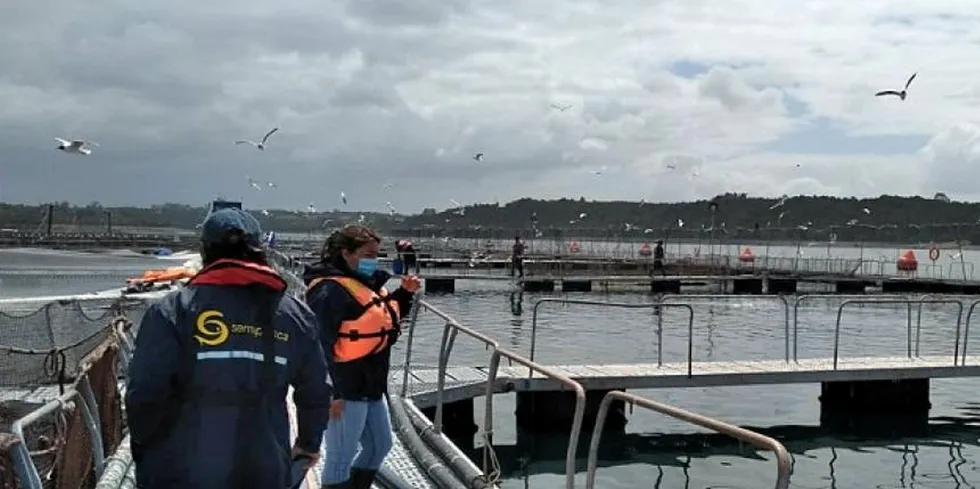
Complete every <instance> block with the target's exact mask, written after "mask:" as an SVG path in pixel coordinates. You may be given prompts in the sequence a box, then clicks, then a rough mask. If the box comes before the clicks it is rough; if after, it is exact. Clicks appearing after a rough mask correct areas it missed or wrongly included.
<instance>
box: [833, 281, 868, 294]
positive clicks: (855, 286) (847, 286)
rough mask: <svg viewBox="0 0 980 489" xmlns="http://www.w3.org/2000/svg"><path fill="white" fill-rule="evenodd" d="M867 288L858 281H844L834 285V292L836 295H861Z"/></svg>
mask: <svg viewBox="0 0 980 489" xmlns="http://www.w3.org/2000/svg"><path fill="white" fill-rule="evenodd" d="M867 287H868V284H867V283H866V282H862V281H860V280H844V281H840V282H837V283H835V284H834V292H836V293H838V294H863V293H865V289H866V288H867Z"/></svg>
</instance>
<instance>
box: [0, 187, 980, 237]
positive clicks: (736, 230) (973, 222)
mask: <svg viewBox="0 0 980 489" xmlns="http://www.w3.org/2000/svg"><path fill="white" fill-rule="evenodd" d="M777 203H778V201H777V200H775V199H762V198H755V197H749V196H747V195H745V194H724V195H719V196H717V197H715V198H713V199H710V200H699V201H696V202H679V203H643V202H628V201H603V202H596V201H587V200H586V199H584V198H580V199H558V200H536V199H520V200H516V201H513V202H510V203H507V204H500V205H498V204H476V205H471V206H466V207H463V208H457V209H444V210H435V209H426V210H425V211H423V212H422V213H421V214H416V215H388V214H383V213H369V212H365V213H360V212H319V213H315V214H310V213H307V212H298V211H288V210H269V215H268V216H266V215H263V214H262V213H260V212H258V211H255V215H256V217H257V218H258V219H259V220H260V221H262V224H263V226H264V227H265V228H266V229H271V230H276V231H280V232H301V233H306V232H315V233H322V232H324V230H325V229H329V228H333V227H337V226H340V225H343V224H346V223H351V222H355V221H358V220H360V221H361V222H364V223H365V224H368V225H371V226H374V227H376V228H378V229H379V230H380V231H382V232H385V233H389V234H391V233H394V234H398V235H403V236H415V235H417V236H426V237H428V236H452V237H457V238H463V237H468V238H479V237H487V238H507V237H511V236H513V235H515V234H519V235H522V236H524V237H526V238H531V237H535V236H536V237H538V238H548V237H555V238H557V237H569V236H575V237H602V238H618V237H630V236H632V237H640V238H649V239H655V238H667V239H671V238H678V239H697V238H705V237H708V236H713V237H714V238H716V239H743V238H744V239H779V240H793V239H805V240H829V239H832V238H836V239H837V240H840V241H865V242H871V241H874V242H948V241H955V240H964V241H970V242H980V223H978V219H980V203H967V202H944V201H942V200H934V199H927V198H922V197H901V196H890V195H883V196H881V197H877V198H873V199H857V198H839V197H825V196H798V197H792V198H789V199H786V200H785V202H783V203H782V204H781V205H778V206H776V204H777ZM53 205H54V212H53V214H52V215H53V219H52V221H53V223H54V224H55V225H58V227H59V228H62V229H63V228H64V226H74V227H77V228H79V229H86V230H89V231H91V230H98V229H103V230H104V229H105V228H106V227H107V224H108V222H109V220H110V217H109V216H111V222H112V224H113V226H114V227H115V229H116V230H117V231H121V230H123V229H125V228H132V227H139V228H179V229H194V227H195V226H196V225H197V224H199V223H200V222H201V220H202V218H203V217H204V214H205V212H206V209H205V208H204V207H195V206H190V205H183V204H163V205H157V206H152V207H149V208H140V207H103V206H102V205H100V204H98V203H95V202H93V203H91V204H89V205H86V206H71V205H69V204H68V203H66V202H60V203H56V204H53ZM774 206H775V207H774ZM46 215H47V206H46V205H45V206H38V205H19V204H0V228H4V229H17V230H20V231H26V232H35V231H38V232H43V231H44V230H45V219H46Z"/></svg>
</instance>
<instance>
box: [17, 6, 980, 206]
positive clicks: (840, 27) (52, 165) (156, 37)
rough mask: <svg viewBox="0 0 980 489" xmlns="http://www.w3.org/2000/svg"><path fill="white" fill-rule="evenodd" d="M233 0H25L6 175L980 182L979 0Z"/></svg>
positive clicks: (430, 202) (126, 195)
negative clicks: (901, 94) (260, 146)
mask: <svg viewBox="0 0 980 489" xmlns="http://www.w3.org/2000/svg"><path fill="white" fill-rule="evenodd" d="M233 4H234V5H235V6H236V8H237V9H236V10H230V5H232V4H229V3H227V2H207V1H201V0H193V1H192V0H169V1H160V0H92V1H90V2H77V1H68V0H31V1H11V2H7V4H6V5H5V6H4V7H3V15H0V46H3V49H0V67H2V69H0V134H2V136H0V151H2V156H0V200H3V201H15V202H42V201H49V200H59V201H60V200H68V201H71V202H76V203H87V202H90V201H100V202H102V203H103V204H107V205H120V204H137V205H149V204H153V203H162V202H184V203H192V204H203V203H204V202H206V201H208V200H210V199H211V198H213V197H215V196H217V195H222V196H225V197H227V198H241V199H243V200H244V201H245V203H246V206H247V207H250V208H293V209H300V208H305V207H306V206H307V205H308V204H309V203H310V202H313V203H314V204H315V205H316V206H317V207H318V208H320V209H324V210H325V209H330V208H339V207H342V206H341V203H340V198H339V195H340V192H341V191H344V192H345V193H346V194H347V197H348V202H349V203H348V206H347V208H348V209H364V210H367V209H372V210H383V209H385V202H387V201H390V202H392V204H393V205H394V206H395V207H396V208H397V209H398V210H399V211H404V212H417V211H419V210H421V209H422V208H423V207H437V208H445V207H450V206H451V204H450V199H455V200H456V201H458V202H461V203H463V204H470V203H473V202H480V201H484V202H492V201H495V200H499V201H501V202H504V201H508V200H512V199H515V198H520V197H543V198H556V197H563V196H566V197H579V196H584V197H586V198H588V199H603V200H606V199H636V200H639V199H641V198H642V199H646V200H648V201H678V200H689V199H695V198H704V197H710V196H712V195H715V194H718V193H722V192H726V191H731V192H748V193H750V194H754V195H769V196H776V195H780V194H784V193H786V194H834V195H859V196H868V195H878V194H882V193H898V194H923V195H927V196H932V195H933V194H934V193H936V192H940V191H941V192H945V193H947V194H948V195H949V196H950V197H951V198H953V199H954V200H956V199H960V200H961V199H971V200H972V199H977V198H978V197H980V137H978V136H980V125H978V124H980V122H978V121H980V112H978V110H977V109H978V105H980V57H978V55H977V53H978V49H980V9H978V4H977V2H976V0H966V1H961V0H942V1H933V2H929V1H924V0H863V1H855V0H815V1H803V0H792V1H791V0H764V1H763V0H758V1H752V0H725V1H719V0H711V1H708V0H705V1H701V0H678V1H651V0H648V1H640V0H621V1H616V2H610V1H606V0H563V1H556V0H534V1H516V0H477V1H471V0H403V1H396V0H350V1H328V0H278V1H276V2H269V1H267V0H261V1H260V0H238V1H236V2H233ZM916 71H918V72H919V75H918V78H917V79H916V80H915V81H914V82H913V84H912V86H911V88H910V90H909V97H908V99H907V100H906V101H904V102H902V101H901V100H899V99H897V98H894V97H882V98H876V97H874V96H873V95H874V93H875V92H876V91H878V90H881V89H889V88H896V89H901V88H902V86H903V85H904V83H905V80H906V79H907V78H908V76H909V75H911V74H912V73H913V72H916ZM551 104H557V105H566V104H567V105H571V106H572V107H571V108H569V109H568V110H566V111H564V112H562V111H559V110H556V109H554V108H552V107H551ZM274 126H278V127H280V131H279V133H277V134H275V135H274V136H272V137H271V138H270V141H269V144H268V147H267V148H266V150H265V151H262V152H260V151H258V150H256V149H254V148H252V147H249V146H245V145H243V146H236V145H235V144H234V141H235V140H236V139H240V138H250V139H260V138H261V137H262V135H263V134H264V133H265V132H266V131H267V130H268V129H270V128H272V127H274ZM54 137H64V138H84V139H90V140H93V141H96V142H98V143H99V144H100V145H101V146H100V147H96V148H94V152H93V154H92V155H90V156H77V155H69V154H64V153H62V152H60V151H57V150H56V149H55V147H56V143H55V141H54V139H53V138H54ZM477 152H482V153H484V154H485V156H484V159H483V161H482V162H480V163H478V162H476V161H474V160H473V159H472V156H473V154H475V153H477ZM668 165H670V166H673V167H675V169H670V168H668ZM593 172H599V173H601V175H595V174H594V173H593ZM246 175H249V176H251V177H252V178H254V179H256V180H262V181H273V182H275V183H276V184H277V185H278V189H269V188H266V189H265V190H262V191H258V190H255V189H252V188H250V187H249V185H248V181H247V180H246ZM386 183H394V184H395V185H394V186H389V188H383V187H385V186H386V185H385V184H386Z"/></svg>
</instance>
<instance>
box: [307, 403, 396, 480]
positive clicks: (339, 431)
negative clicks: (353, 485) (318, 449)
mask: <svg viewBox="0 0 980 489" xmlns="http://www.w3.org/2000/svg"><path fill="white" fill-rule="evenodd" d="M391 444H392V438H391V418H390V417H389V414H388V403H387V402H386V401H385V400H384V399H381V400H379V401H369V402H361V401H344V412H343V413H342V414H341V415H340V419H331V420H330V422H329V423H328V424H327V432H326V433H324V435H323V473H322V474H321V476H320V483H321V484H339V483H341V482H344V481H346V480H348V479H350V471H351V468H358V469H367V470H378V468H380V467H381V463H382V462H384V459H385V457H386V456H387V455H388V451H390V450H391ZM358 449H360V450H358Z"/></svg>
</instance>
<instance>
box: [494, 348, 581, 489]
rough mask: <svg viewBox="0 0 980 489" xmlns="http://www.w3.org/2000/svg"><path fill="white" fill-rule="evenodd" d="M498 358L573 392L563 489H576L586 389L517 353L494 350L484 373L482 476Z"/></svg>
mask: <svg viewBox="0 0 980 489" xmlns="http://www.w3.org/2000/svg"><path fill="white" fill-rule="evenodd" d="M501 357H503V358H507V359H508V360H509V361H511V362H513V363H517V364H520V365H522V366H525V367H527V368H528V371H529V373H530V375H532V376H533V373H534V372H538V373H541V374H543V375H544V376H546V377H548V378H551V379H553V380H555V381H558V382H560V383H561V384H563V385H565V386H567V387H569V388H570V389H572V390H573V391H574V392H575V412H574V414H573V415H572V428H571V431H570V432H569V435H568V447H567V449H566V450H565V488H566V489H575V472H576V470H575V460H576V453H577V452H578V441H579V437H580V435H581V432H582V421H583V418H584V416H585V389H583V388H582V385H581V384H579V383H578V382H575V381H574V380H572V379H571V378H569V377H566V376H565V375H562V374H560V373H558V372H556V371H554V370H551V369H549V368H547V367H544V366H542V365H538V364H536V363H534V362H532V361H530V360H529V359H526V358H524V357H522V356H520V355H518V354H516V353H512V352H509V351H507V350H504V349H495V350H494V351H493V354H491V356H490V366H489V369H488V372H487V389H486V398H487V401H486V407H485V411H484V422H483V425H484V433H486V436H487V441H486V445H484V448H483V472H484V473H487V470H488V469H489V467H490V450H492V449H493V448H492V447H491V446H490V445H492V443H493V438H492V436H493V395H494V392H495V391H496V389H495V384H496V382H497V372H498V370H499V369H500V359H501Z"/></svg>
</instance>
